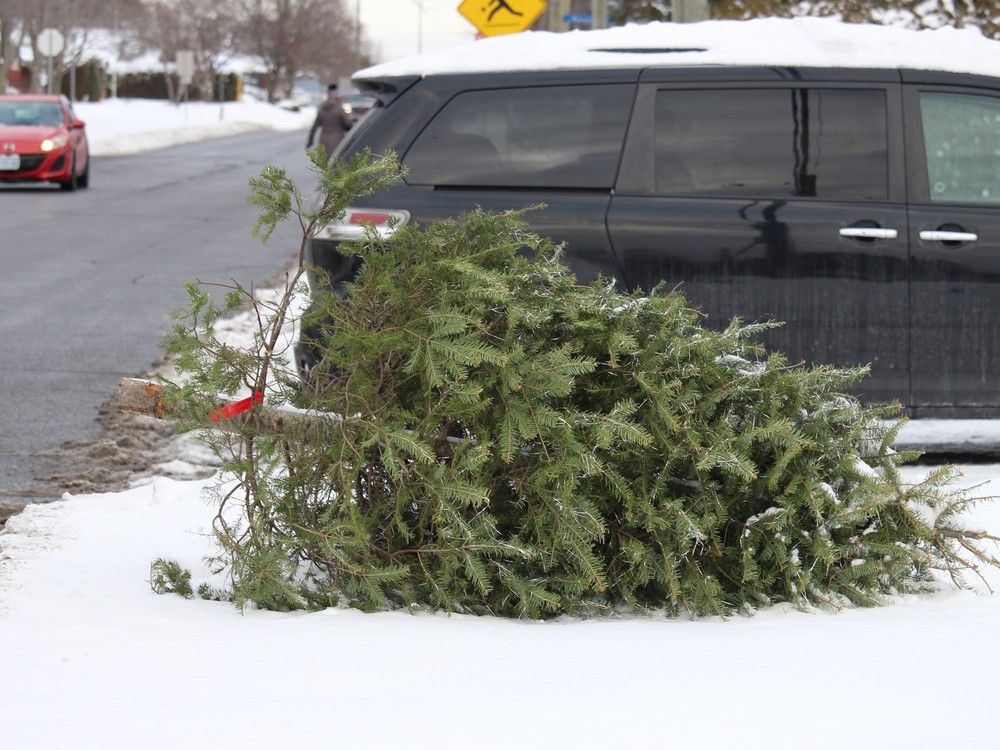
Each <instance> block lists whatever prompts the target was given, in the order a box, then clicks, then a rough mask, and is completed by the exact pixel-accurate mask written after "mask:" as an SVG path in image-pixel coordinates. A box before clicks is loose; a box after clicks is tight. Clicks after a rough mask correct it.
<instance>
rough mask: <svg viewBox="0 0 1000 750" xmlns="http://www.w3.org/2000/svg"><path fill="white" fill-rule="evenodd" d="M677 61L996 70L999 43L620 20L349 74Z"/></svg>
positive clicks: (831, 24)
mask: <svg viewBox="0 0 1000 750" xmlns="http://www.w3.org/2000/svg"><path fill="white" fill-rule="evenodd" d="M683 65H764V66H769V65H778V66H798V67H810V66H819V67H829V66H835V67H845V68H890V69H892V68H916V69H919V70H947V71H954V72H959V73H978V74H981V75H1000V43H997V42H995V41H993V40H991V39H988V38H986V37H984V36H983V35H982V34H981V33H979V31H978V30H977V29H972V28H967V29H961V30H959V29H954V28H944V29H936V30H924V31H911V30H909V29H903V28H899V27H890V26H876V25H870V24H848V23H843V22H841V21H837V20H834V19H830V18H794V19H783V18H765V19H755V20H752V21H705V22H703V23H695V24H675V23H648V24H628V25H627V26H621V27H617V28H613V29H603V30H600V31H571V32H568V33H563V34H553V33H551V32H546V31H534V32H525V33H522V34H509V35H505V36H498V37H491V38H488V39H483V40H480V41H476V42H471V43H469V44H466V45H462V46H459V47H452V48H450V49H448V50H443V51H440V52H434V53H430V54H426V55H419V56H415V57H407V58H404V59H401V60H396V61H393V62H388V63H384V64H382V65H376V66H374V67H371V68H367V69H365V70H361V71H359V72H357V73H355V74H354V78H355V79H359V80H363V79H367V78H379V77H382V76H398V75H415V74H416V75H430V74H433V73H458V72H462V73H465V72H468V73H472V72H486V71H501V70H508V71H513V70H529V69H531V70H533V69H568V68H651V67H658V66H683Z"/></svg>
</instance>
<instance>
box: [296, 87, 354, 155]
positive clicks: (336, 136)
mask: <svg viewBox="0 0 1000 750" xmlns="http://www.w3.org/2000/svg"><path fill="white" fill-rule="evenodd" d="M317 130H319V131H320V136H319V142H320V143H322V144H323V145H324V146H325V147H326V153H327V155H329V154H332V153H333V151H334V149H336V148H337V146H338V145H339V144H340V141H341V139H342V138H343V137H344V132H345V131H346V130H347V128H346V127H345V116H344V100H343V99H341V98H340V97H339V96H337V97H333V98H329V99H327V100H326V101H324V102H323V103H322V104H321V105H320V107H319V111H318V112H317V113H316V119H315V120H314V121H313V124H312V128H311V129H310V130H309V140H308V141H307V143H306V147H307V148H308V147H310V146H312V145H313V140H314V139H315V137H316V131H317Z"/></svg>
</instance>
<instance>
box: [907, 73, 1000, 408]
mask: <svg viewBox="0 0 1000 750" xmlns="http://www.w3.org/2000/svg"><path fill="white" fill-rule="evenodd" d="M911 77H917V78H922V76H920V75H919V74H915V75H914V74H911ZM904 102H905V108H904V112H905V117H906V121H907V136H908V142H907V164H908V171H909V183H910V186H911V194H910V208H909V214H910V215H909V224H910V250H911V270H910V274H911V308H910V323H911V329H912V390H913V406H914V408H915V410H916V413H917V414H918V415H919V414H921V413H924V414H927V415H929V416H930V415H941V416H947V415H950V414H959V415H968V416H972V415H975V414H976V412H978V413H979V415H981V416H987V415H990V414H995V413H996V411H997V409H998V408H1000V91H997V90H993V91H991V90H989V89H980V88H971V87H969V88H958V87H948V86H941V85H934V84H933V83H931V84H921V83H918V82H915V83H914V84H912V85H909V86H907V87H906V89H905V92H904Z"/></svg>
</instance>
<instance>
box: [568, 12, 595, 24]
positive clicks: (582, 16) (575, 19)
mask: <svg viewBox="0 0 1000 750" xmlns="http://www.w3.org/2000/svg"><path fill="white" fill-rule="evenodd" d="M563 21H565V22H566V23H590V24H592V23H593V22H594V17H593V16H592V15H591V14H590V13H567V14H566V15H565V16H563Z"/></svg>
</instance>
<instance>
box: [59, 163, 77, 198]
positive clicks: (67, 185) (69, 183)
mask: <svg viewBox="0 0 1000 750" xmlns="http://www.w3.org/2000/svg"><path fill="white" fill-rule="evenodd" d="M59 189H60V190H65V191H66V192H72V191H73V190H76V157H75V156H74V157H73V166H71V167H70V170H69V179H68V180H66V182H60V183H59Z"/></svg>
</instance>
